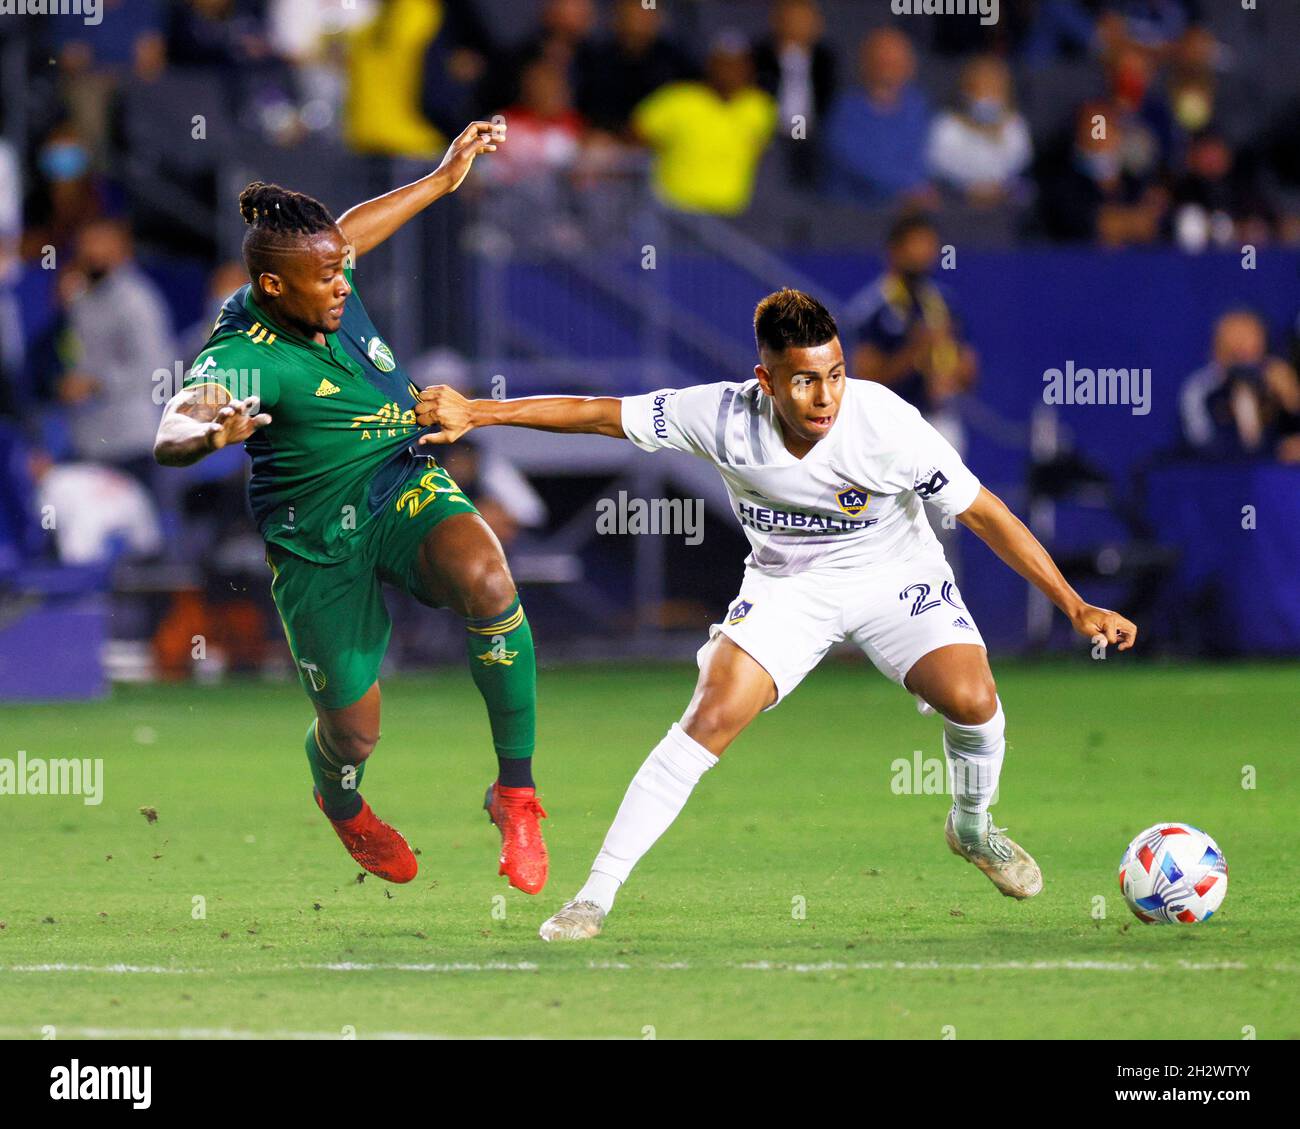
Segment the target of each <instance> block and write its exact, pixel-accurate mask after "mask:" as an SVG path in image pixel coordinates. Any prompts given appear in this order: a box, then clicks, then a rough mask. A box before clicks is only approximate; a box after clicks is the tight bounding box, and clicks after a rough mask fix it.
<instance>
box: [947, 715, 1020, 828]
mask: <svg viewBox="0 0 1300 1129" xmlns="http://www.w3.org/2000/svg"><path fill="white" fill-rule="evenodd" d="M1006 732H1007V718H1006V714H1004V713H1003V712H1002V699H1001V698H999V699H998V708H997V711H996V712H995V713H994V714H993V716H992V717H991V718H989V719H988V721H986V722H984V724H982V725H958V724H957V723H956V722H955V721H950V720H949V719H948V718H944V719H943V751H944V754H945V755H946V756H947V758H948V782H949V784H950V786H951V788H952V800H953V803H952V819H953V827H954V828H955V830H956V832H957V837H958V838H959V839H962V840H963V841H965V842H970V841H972V840H980V839H983V837H984V831H985V827H986V826H987V824H988V818H987V813H988V810H989V804H991V803H992V802H993V795H994V793H995V792H996V791H997V790H998V778H999V777H1000V776H1001V775H1002V759H1003V757H1004V756H1005V754H1006V751H1007V739H1006Z"/></svg>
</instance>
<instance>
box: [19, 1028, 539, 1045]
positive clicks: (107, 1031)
mask: <svg viewBox="0 0 1300 1129" xmlns="http://www.w3.org/2000/svg"><path fill="white" fill-rule="evenodd" d="M55 1033H56V1035H57V1037H58V1038H60V1039H236V1040H244V1039H293V1040H299V1041H300V1040H308V1039H312V1040H315V1039H320V1040H326V1039H332V1040H342V1038H343V1036H342V1034H341V1033H340V1032H338V1031H249V1030H246V1029H243V1028H236V1027H62V1026H57V1025H56V1027H55ZM43 1034H44V1029H43V1028H41V1027H17V1026H0V1038H4V1039H21V1038H27V1037H39V1036H41V1035H43ZM356 1037H357V1038H358V1039H361V1040H367V1039H382V1040H386V1041H393V1040H405V1039H436V1040H451V1039H455V1040H460V1039H475V1040H496V1039H515V1038H517V1037H522V1038H525V1039H540V1038H543V1036H540V1035H524V1036H515V1035H469V1036H466V1035H439V1034H432V1033H430V1032H427V1031H374V1032H370V1031H366V1030H365V1029H364V1028H363V1029H362V1031H361V1032H359V1033H358V1035H357V1036H356Z"/></svg>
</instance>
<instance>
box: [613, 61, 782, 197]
mask: <svg viewBox="0 0 1300 1129" xmlns="http://www.w3.org/2000/svg"><path fill="white" fill-rule="evenodd" d="M776 120H777V105H776V100H775V99H774V98H772V97H771V95H769V94H767V93H765V92H764V91H762V90H759V89H757V88H756V87H749V88H747V89H745V90H742V91H741V92H740V93H738V94H736V95H735V96H733V97H732V98H730V99H723V98H722V97H721V96H720V95H719V94H718V93H717V91H715V90H714V89H713V87H711V86H708V85H706V84H705V83H702V82H675V83H672V84H670V85H668V86H665V87H662V88H661V89H659V90H656V91H655V92H654V93H653V94H651V95H650V97H648V98H647V99H646V100H645V101H644V102H642V103H641V104H640V105H639V106H638V107H637V108H636V110H635V111H634V113H633V118H632V121H633V125H634V126H635V127H636V130H637V132H638V133H640V135H641V137H642V138H643V139H644V140H645V142H646V143H647V144H648V145H649V146H650V147H651V148H652V149H653V150H654V151H655V162H654V181H655V189H656V191H657V192H658V193H659V195H660V197H661V198H662V199H663V200H664V201H665V202H666V203H668V204H669V205H671V206H672V207H674V208H678V209H680V210H681V211H685V212H709V213H712V214H715V215H725V216H734V215H737V214H738V213H740V212H743V211H744V210H745V209H746V208H748V207H749V201H750V198H751V197H752V196H753V194H754V178H755V176H756V174H757V172H758V162H759V159H760V158H761V157H762V155H763V150H764V149H766V148H767V145H768V142H770V141H771V140H772V134H773V133H774V132H775V130H776Z"/></svg>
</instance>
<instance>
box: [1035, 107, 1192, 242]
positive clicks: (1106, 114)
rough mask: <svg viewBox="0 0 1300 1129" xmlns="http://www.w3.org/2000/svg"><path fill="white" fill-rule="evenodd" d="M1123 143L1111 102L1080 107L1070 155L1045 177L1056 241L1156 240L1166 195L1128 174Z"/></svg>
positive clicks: (1048, 223) (1045, 203)
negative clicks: (1125, 166) (1122, 151)
mask: <svg viewBox="0 0 1300 1129" xmlns="http://www.w3.org/2000/svg"><path fill="white" fill-rule="evenodd" d="M1122 141H1123V127H1122V126H1121V125H1120V123H1119V121H1118V120H1117V119H1116V117H1115V115H1113V114H1112V113H1111V112H1110V105H1109V103H1106V102H1087V103H1085V104H1084V105H1083V106H1081V107H1080V108H1079V113H1078V117H1077V120H1076V123H1075V129H1074V138H1073V142H1072V144H1071V146H1070V147H1069V150H1068V153H1067V154H1066V155H1064V157H1063V158H1062V159H1061V160H1060V161H1059V162H1055V163H1054V164H1053V165H1052V166H1050V167H1049V168H1048V170H1047V171H1046V172H1045V174H1044V176H1043V183H1042V194H1041V204H1042V217H1043V224H1044V227H1045V228H1046V230H1047V233H1048V235H1050V236H1051V237H1052V238H1053V239H1060V240H1068V241H1079V242H1090V243H1091V242H1100V243H1102V244H1104V245H1106V246H1110V247H1122V246H1129V245H1133V244H1142V243H1152V242H1154V241H1155V240H1156V238H1157V237H1158V235H1159V233H1160V225H1161V221H1162V219H1163V217H1164V214H1165V211H1166V209H1167V200H1166V198H1165V193H1164V192H1163V190H1161V189H1160V188H1158V187H1157V186H1154V185H1149V184H1144V183H1142V182H1141V181H1139V180H1137V179H1136V178H1135V177H1133V176H1131V175H1130V174H1128V173H1126V172H1125V170H1124V165H1123V158H1122V154H1121V146H1122Z"/></svg>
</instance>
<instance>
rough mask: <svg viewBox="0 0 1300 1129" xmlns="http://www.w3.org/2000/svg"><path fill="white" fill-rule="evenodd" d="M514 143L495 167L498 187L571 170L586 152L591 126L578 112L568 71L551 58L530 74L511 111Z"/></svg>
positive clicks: (536, 62) (508, 114)
mask: <svg viewBox="0 0 1300 1129" xmlns="http://www.w3.org/2000/svg"><path fill="white" fill-rule="evenodd" d="M505 117H506V121H508V122H509V123H510V144H509V145H506V146H505V147H504V148H502V150H501V152H500V153H499V154H498V158H499V159H498V160H497V161H495V162H494V163H493V165H492V167H491V175H492V178H493V179H494V180H497V181H499V182H505V183H511V182H518V181H521V180H528V179H530V178H534V177H542V176H546V175H548V174H555V173H561V172H564V171H566V170H568V169H571V168H572V167H573V165H574V163H575V162H576V161H577V159H578V154H579V153H580V151H581V149H582V136H583V131H584V129H585V127H586V123H585V122H584V121H583V118H582V115H581V114H579V113H578V112H577V111H576V110H575V109H574V108H573V92H572V91H571V90H570V89H569V80H568V77H567V75H566V73H565V70H564V68H563V67H561V66H559V65H558V64H557V63H554V62H552V61H550V60H549V59H546V58H540V57H539V58H537V59H534V60H533V61H532V62H531V63H529V64H528V67H527V68H526V69H525V71H524V73H523V77H522V81H521V84H520V98H519V101H518V102H517V103H516V104H515V105H513V106H509V107H507V109H506V111H505Z"/></svg>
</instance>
